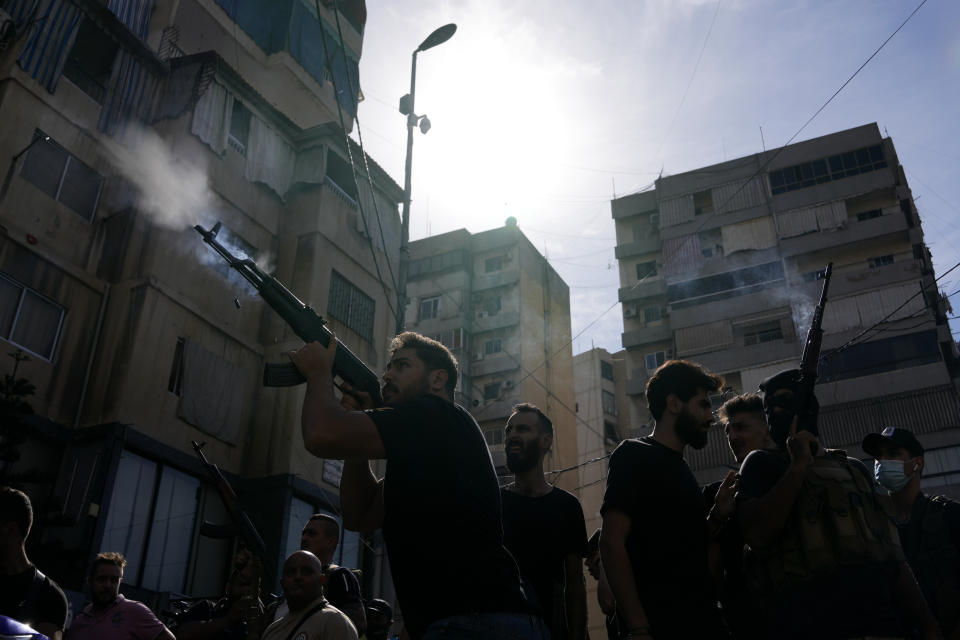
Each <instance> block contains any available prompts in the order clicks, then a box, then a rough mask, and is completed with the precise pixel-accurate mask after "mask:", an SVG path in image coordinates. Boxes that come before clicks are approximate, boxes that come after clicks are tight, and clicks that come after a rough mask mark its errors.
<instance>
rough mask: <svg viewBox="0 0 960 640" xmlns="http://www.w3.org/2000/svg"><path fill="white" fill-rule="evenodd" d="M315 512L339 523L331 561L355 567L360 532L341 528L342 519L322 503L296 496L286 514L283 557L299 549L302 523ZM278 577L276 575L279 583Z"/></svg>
mask: <svg viewBox="0 0 960 640" xmlns="http://www.w3.org/2000/svg"><path fill="white" fill-rule="evenodd" d="M315 513H325V514H327V515H328V516H331V517H333V518H334V519H335V520H336V521H337V524H339V525H340V544H339V545H338V546H337V549H336V550H335V551H334V553H333V562H334V563H335V564H338V565H340V566H342V567H356V566H358V565H359V564H360V544H361V542H360V534H358V533H357V532H356V531H348V530H346V529H344V528H343V520H342V519H341V518H340V517H339V516H338V515H337V514H335V513H331V512H330V511H328V510H327V509H325V508H324V507H323V506H322V504H314V503H312V502H309V501H308V500H302V499H300V498H298V497H296V496H293V497H292V498H291V499H290V511H289V512H288V514H287V539H286V541H285V545H284V554H283V557H285V558H286V557H289V556H290V554H291V553H293V552H294V551H299V550H300V538H301V535H302V532H303V527H304V525H306V524H307V521H309V520H310V516H312V515H313V514H315ZM279 581H280V577H279V576H277V584H278V585H279Z"/></svg>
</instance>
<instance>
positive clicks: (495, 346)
mask: <svg viewBox="0 0 960 640" xmlns="http://www.w3.org/2000/svg"><path fill="white" fill-rule="evenodd" d="M501 351H503V341H502V340H501V339H500V338H493V339H492V340H484V342H483V355H485V356H489V355H490V354H492V353H500V352H501Z"/></svg>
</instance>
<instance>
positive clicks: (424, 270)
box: [407, 251, 465, 278]
mask: <svg viewBox="0 0 960 640" xmlns="http://www.w3.org/2000/svg"><path fill="white" fill-rule="evenodd" d="M464 263H465V261H464V259H463V251H448V252H447V253H441V254H439V255H436V256H429V257H427V258H420V259H419V260H411V261H410V270H409V272H408V274H407V275H408V277H409V278H417V277H423V276H425V275H427V274H430V273H437V272H439V271H445V270H448V269H455V268H457V267H460V268H462V267H463V266H464Z"/></svg>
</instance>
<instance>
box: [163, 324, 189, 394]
mask: <svg viewBox="0 0 960 640" xmlns="http://www.w3.org/2000/svg"><path fill="white" fill-rule="evenodd" d="M184 342H185V340H184V339H183V338H177V346H176V347H175V348H174V350H173V364H172V365H170V380H169V381H168V382H167V391H169V392H170V393H172V394H173V395H175V396H178V395H180V389H181V388H182V385H183V345H184Z"/></svg>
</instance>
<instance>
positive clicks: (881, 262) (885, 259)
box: [867, 253, 893, 269]
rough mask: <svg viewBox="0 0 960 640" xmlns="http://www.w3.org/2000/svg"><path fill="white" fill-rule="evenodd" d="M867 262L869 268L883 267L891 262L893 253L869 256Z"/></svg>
mask: <svg viewBox="0 0 960 640" xmlns="http://www.w3.org/2000/svg"><path fill="white" fill-rule="evenodd" d="M867 264H868V265H869V266H870V268H871V269H877V268H879V267H885V266H887V265H889V264H893V254H892V253H888V254H887V255H885V256H877V257H876V258H870V259H869V260H867Z"/></svg>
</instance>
